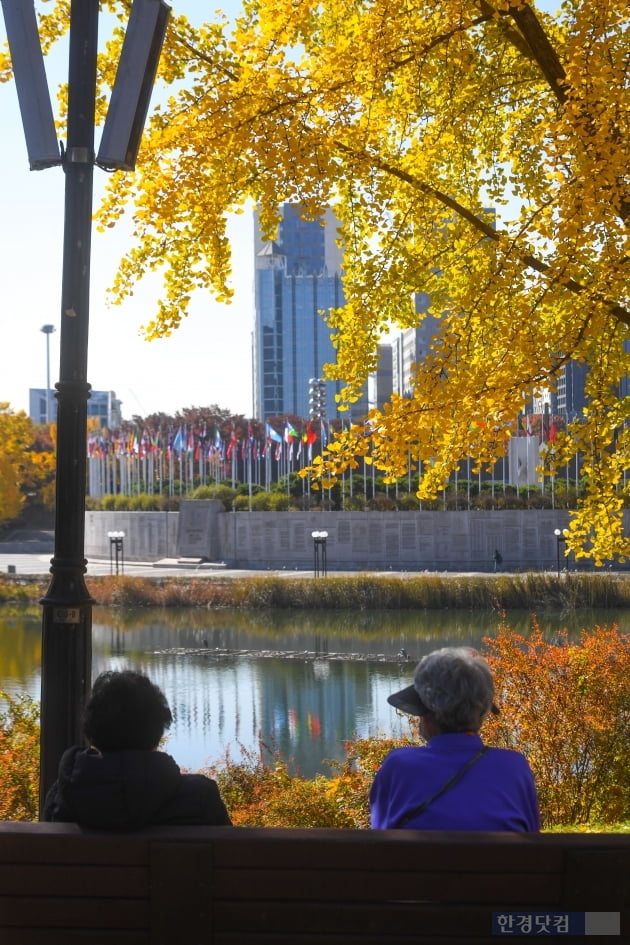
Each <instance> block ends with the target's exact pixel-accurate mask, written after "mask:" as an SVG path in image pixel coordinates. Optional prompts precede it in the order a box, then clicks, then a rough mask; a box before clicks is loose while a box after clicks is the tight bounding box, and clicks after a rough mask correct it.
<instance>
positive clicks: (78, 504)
mask: <svg viewBox="0 0 630 945" xmlns="http://www.w3.org/2000/svg"><path fill="white" fill-rule="evenodd" d="M98 12H99V2H98V0H72V3H71V7H70V50H69V60H68V137H67V145H66V149H65V155H64V161H63V166H64V171H65V213H64V239H63V272H62V286H61V340H60V366H59V382H58V383H57V384H56V385H55V386H56V388H57V477H56V488H57V493H56V509H55V551H54V557H53V558H52V560H51V568H50V571H51V574H52V578H51V582H50V586H49V588H48V590H47V592H46V595H45V596H44V597H43V598H42V601H41V603H42V607H43V615H42V699H41V752H40V758H41V762H40V798H43V797H44V796H45V794H46V791H47V790H48V787H49V786H50V784H51V783H52V782H53V781H54V779H55V778H56V776H57V766H58V764H59V758H60V757H61V755H62V753H63V752H64V750H65V749H66V748H67V747H68V746H69V745H72V744H77V743H80V742H81V741H82V737H81V714H82V709H83V705H84V701H85V698H86V696H87V692H88V690H89V687H90V683H91V666H92V603H93V600H92V597H91V596H90V594H89V592H88V590H87V587H86V585H85V580H84V575H85V571H86V564H87V562H86V560H85V554H84V530H85V489H86V486H85V482H86V470H87V452H86V438H87V401H88V398H89V396H90V386H89V384H88V383H87V351H88V322H89V292H90V249H91V236H92V194H93V177H94V104H95V97H96V52H97V39H98Z"/></svg>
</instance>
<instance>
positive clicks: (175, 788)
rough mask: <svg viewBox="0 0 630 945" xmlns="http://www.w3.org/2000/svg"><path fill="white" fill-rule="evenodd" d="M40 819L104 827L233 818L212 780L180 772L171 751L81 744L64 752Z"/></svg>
mask: <svg viewBox="0 0 630 945" xmlns="http://www.w3.org/2000/svg"><path fill="white" fill-rule="evenodd" d="M43 819H44V820H56V821H66V822H70V823H77V824H81V825H82V826H85V827H96V828H100V829H105V830H137V829H139V828H140V827H146V826H149V825H150V824H210V825H216V826H229V825H230V823H231V821H230V818H229V816H228V813H227V811H226V809H225V805H224V804H223V801H222V799H221V795H220V794H219V789H218V787H217V785H216V782H215V781H213V780H212V779H211V778H206V777H205V776H204V775H202V774H182V773H181V771H180V770H179V767H178V766H177V764H176V763H175V761H174V760H173V758H171V756H170V755H167V754H165V753H164V752H161V751H120V752H106V753H105V754H102V755H101V754H100V753H99V752H97V751H95V750H94V749H93V748H81V747H79V746H75V747H74V748H69V749H68V750H67V751H66V752H64V754H63V757H62V759H61V761H60V763H59V773H58V776H57V780H56V781H55V783H54V784H53V785H52V787H51V788H50V790H49V792H48V794H47V796H46V802H45V805H44V817H43Z"/></svg>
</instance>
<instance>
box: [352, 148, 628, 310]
mask: <svg viewBox="0 0 630 945" xmlns="http://www.w3.org/2000/svg"><path fill="white" fill-rule="evenodd" d="M335 145H336V147H337V148H339V150H340V151H343V152H344V154H349V155H351V156H353V157H355V158H357V157H358V158H361V159H362V160H364V161H366V162H367V163H369V164H371V165H372V166H373V167H376V168H378V169H379V170H381V171H384V172H385V173H386V174H390V175H391V176H392V177H396V178H397V179H398V180H401V181H404V182H405V183H407V184H409V185H410V186H411V187H413V188H414V190H418V191H420V192H421V193H423V194H426V195H427V197H431V198H432V199H433V200H435V201H437V202H438V203H441V204H442V205H443V206H445V207H448V209H449V210H450V211H451V212H452V213H454V214H455V215H456V216H458V217H460V218H461V219H463V220H466V222H467V223H470V225H471V226H472V227H474V229H476V230H477V231H478V232H479V233H481V234H482V235H483V236H485V237H486V238H487V239H489V240H492V242H493V243H501V242H503V241H504V240H506V239H507V240H509V239H510V236H509V234H508V233H506V232H505V231H502V230H496V229H494V228H493V227H492V226H490V224H489V223H487V222H486V221H485V220H482V219H481V218H480V217H478V216H477V215H476V214H475V213H473V211H472V210H469V209H468V207H465V206H463V204H461V203H459V202H458V201H457V200H455V199H454V198H453V197H449V196H448V194H445V193H442V191H440V190H438V189H437V188H436V187H433V186H432V185H431V184H427V183H426V182H425V181H422V180H419V179H418V178H417V177H414V176H413V175H412V174H409V173H408V172H407V171H404V170H402V169H401V168H399V167H395V166H394V165H393V164H388V163H387V161H383V160H381V159H380V158H378V157H376V155H373V154H369V153H368V152H365V151H364V152H361V153H359V152H357V151H356V150H354V149H353V148H350V147H348V145H346V144H344V143H343V142H342V141H339V140H336V141H335ZM515 256H516V258H517V259H519V261H520V262H521V263H522V265H523V266H525V267H526V268H528V269H533V270H534V271H535V272H538V273H540V274H541V275H544V276H546V275H549V274H550V273H551V267H550V266H549V265H548V264H547V263H545V262H543V261H542V259H538V257H536V256H534V255H532V254H531V253H515ZM562 285H563V286H564V288H565V289H568V291H569V292H573V293H574V294H576V295H581V294H582V293H583V292H587V291H588V289H587V286H585V285H583V284H582V283H581V282H578V281H577V280H576V279H571V278H569V279H566V280H563V282H562ZM593 298H594V299H595V300H596V301H598V302H602V303H603V304H604V305H606V306H607V307H608V308H609V310H610V312H611V314H612V315H613V316H614V317H615V318H616V319H618V320H619V321H620V322H623V324H624V325H628V326H630V311H629V310H628V309H627V308H625V307H624V306H623V305H619V304H618V303H617V302H614V301H613V300H612V299H607V298H605V297H604V296H602V295H599V294H596V295H594V296H593Z"/></svg>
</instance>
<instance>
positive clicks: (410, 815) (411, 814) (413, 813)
mask: <svg viewBox="0 0 630 945" xmlns="http://www.w3.org/2000/svg"><path fill="white" fill-rule="evenodd" d="M488 749H489V745H484V746H483V748H481V749H480V750H479V751H478V752H477V754H476V755H473V757H472V758H469V759H468V761H467V762H466V764H465V765H463V766H462V767H461V768H460V769H459V770H458V771H456V772H455V774H454V775H453V776H452V777H450V778H449V779H448V781H446V782H445V783H444V784H443V785H442V787H441V788H440V789H439V790H438V791H436V792H435V794H432V795H431V797H429V798H427V800H426V801H423V802H422V803H421V804H418V805H417V806H416V807H412V809H411V810H410V811H408V812H407V813H406V814H403V815H402V817H399V818H398V820H397V821H396V823H395V824H393V828H394V829H400V828H401V827H404V826H405V824H408V823H409V821H410V820H414V818H415V817H417V816H418V815H419V814H421V813H422V812H423V811H424V810H426V808H427V807H428V806H429V804H432V803H433V801H435V800H437V798H438V797H441V796H442V794H445V793H446V791H448V790H449V788H452V787H453V785H455V784H457V782H458V781H459V780H460V778H463V776H464V775H465V774H466V772H467V771H468V769H469V768H472V766H473V765H474V764H477V762H478V761H479V759H480V758H481V757H482V755H485V753H486V752H487V751H488Z"/></svg>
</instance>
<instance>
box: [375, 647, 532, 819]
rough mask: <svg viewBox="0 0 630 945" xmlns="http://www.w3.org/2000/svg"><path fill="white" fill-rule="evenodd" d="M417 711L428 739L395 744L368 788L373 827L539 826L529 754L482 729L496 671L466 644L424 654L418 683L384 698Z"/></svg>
mask: <svg viewBox="0 0 630 945" xmlns="http://www.w3.org/2000/svg"><path fill="white" fill-rule="evenodd" d="M387 701H388V702H389V703H390V704H391V705H393V706H394V707H395V708H397V709H399V710H400V711H401V712H405V713H407V714H408V715H414V716H418V717H419V720H420V723H419V724H420V734H421V736H422V737H423V738H424V740H425V741H426V745H423V746H419V745H410V746H409V747H406V748H396V749H394V751H392V752H390V753H389V755H387V757H386V758H385V760H384V762H383V764H382V765H381V767H380V769H379V771H378V772H377V774H376V777H375V778H374V782H373V784H372V788H371V790H370V810H371V820H372V827H374V828H380V829H387V828H392V827H399V828H400V827H405V828H410V829H416V830H506V831H537V830H539V829H540V816H539V812H538V797H537V794H536V788H535V785H534V778H533V775H532V772H531V769H530V767H529V764H528V763H527V760H526V759H525V757H524V756H523V755H522V754H520V752H517V751H511V750H509V749H506V748H488V747H487V746H486V745H484V744H483V742H482V739H481V736H480V735H479V730H480V728H481V725H482V723H483V721H484V719H485V718H486V716H487V715H488V713H490V712H495V713H497V712H498V711H499V710H498V709H497V707H496V705H495V704H494V684H493V681H492V673H491V672H490V667H489V666H488V664H487V663H486V661H485V660H484V659H483V658H482V657H481V656H480V655H479V654H478V653H477V652H476V651H475V650H471V649H468V648H466V647H446V648H444V649H441V650H436V651H435V652H433V653H429V654H428V655H427V656H425V657H423V659H422V660H420V662H419V663H418V665H417V667H416V669H415V672H414V677H413V685H411V686H408V687H407V688H406V689H402V690H401V691H400V692H396V693H394V694H393V695H391V696H389V698H388V700H387Z"/></svg>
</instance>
